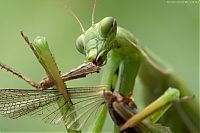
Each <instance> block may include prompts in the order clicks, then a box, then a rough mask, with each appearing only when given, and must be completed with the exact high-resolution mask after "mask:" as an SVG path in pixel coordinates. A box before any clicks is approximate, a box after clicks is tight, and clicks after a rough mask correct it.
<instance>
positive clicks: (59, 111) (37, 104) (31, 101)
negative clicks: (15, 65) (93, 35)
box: [0, 32, 99, 130]
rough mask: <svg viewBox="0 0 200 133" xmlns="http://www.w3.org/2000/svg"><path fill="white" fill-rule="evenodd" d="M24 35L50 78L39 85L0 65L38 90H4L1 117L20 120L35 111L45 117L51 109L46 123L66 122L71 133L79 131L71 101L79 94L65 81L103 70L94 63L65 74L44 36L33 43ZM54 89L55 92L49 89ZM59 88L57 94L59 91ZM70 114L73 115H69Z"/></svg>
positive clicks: (1, 92)
mask: <svg viewBox="0 0 200 133" xmlns="http://www.w3.org/2000/svg"><path fill="white" fill-rule="evenodd" d="M21 35H22V37H23V38H24V40H25V41H26V43H27V44H28V46H29V47H30V48H31V50H32V51H33V53H34V55H35V56H36V57H37V59H38V61H39V62H40V64H41V65H42V66H43V68H44V70H45V72H46V74H47V77H45V78H43V79H42V80H41V82H40V83H36V82H34V81H32V80H31V79H30V78H28V77H26V76H25V75H23V74H22V73H20V72H18V71H16V70H14V69H12V68H11V67H8V66H6V65H5V64H3V63H0V67H1V68H2V69H4V70H7V71H8V72H11V73H12V74H14V75H15V76H17V77H19V78H21V79H22V80H24V81H26V82H27V83H28V84H30V85H31V86H33V87H34V88H36V89H38V90H19V89H1V90H0V114H2V115H4V116H8V117H10V118H18V117H20V116H23V115H25V114H28V113H30V112H32V111H35V110H37V111H36V112H39V113H41V112H42V113H41V114H44V112H45V111H44V110H43V109H47V110H50V111H49V112H48V113H49V114H48V116H46V117H45V118H43V119H45V121H50V122H51V123H60V122H64V124H65V125H66V128H67V129H69V130H71V129H73V130H77V129H79V128H80V126H81V125H80V124H79V122H78V120H76V121H74V122H73V120H74V119H75V117H76V113H75V112H76V111H74V107H75V104H74V103H73V102H72V100H71V96H72V95H76V94H75V92H76V91H75V90H73V89H71V91H70V94H69V93H68V89H66V88H67V86H66V85H65V83H64V81H67V80H72V79H76V78H81V77H85V76H86V75H87V74H90V73H94V72H98V71H99V67H97V66H96V65H94V64H92V63H84V64H82V65H80V66H79V67H77V68H76V69H74V70H72V71H70V72H68V73H65V74H63V75H61V74H60V71H59V70H58V67H57V65H56V63H55V60H54V58H53V56H52V54H51V51H50V49H49V47H48V44H47V41H46V39H45V38H44V37H37V38H36V39H35V40H34V42H33V43H30V41H29V39H28V37H27V36H25V35H24V34H23V32H21ZM50 87H52V88H54V89H48V88H50ZM47 89H48V90H47ZM55 89H56V90H57V91H55ZM44 90H46V91H44ZM73 92H74V93H73ZM55 104H56V105H57V107H56V108H54V110H53V109H52V110H51V109H48V108H51V107H53V106H55ZM70 112H73V113H71V115H68V114H69V113H70ZM36 114H38V113H36ZM54 115H55V116H54ZM50 118H51V119H50ZM49 119H50V120H49ZM71 122H73V124H71Z"/></svg>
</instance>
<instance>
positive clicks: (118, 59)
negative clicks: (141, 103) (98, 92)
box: [76, 17, 199, 131]
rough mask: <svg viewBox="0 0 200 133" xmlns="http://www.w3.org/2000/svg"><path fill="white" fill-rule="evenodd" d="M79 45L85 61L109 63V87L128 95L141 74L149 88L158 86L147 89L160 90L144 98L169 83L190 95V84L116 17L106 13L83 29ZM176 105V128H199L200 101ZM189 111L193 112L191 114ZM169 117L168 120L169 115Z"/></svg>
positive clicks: (106, 78)
mask: <svg viewBox="0 0 200 133" xmlns="http://www.w3.org/2000/svg"><path fill="white" fill-rule="evenodd" d="M76 47H77V49H78V50H79V52H81V53H83V54H84V55H85V56H86V61H88V62H93V63H95V64H97V65H99V66H101V65H104V64H106V66H105V71H104V73H103V79H102V84H105V85H107V86H108V89H109V90H113V89H115V90H118V91H119V92H120V93H121V94H123V95H124V96H127V95H128V94H129V93H131V92H132V90H133V88H134V83H135V78H136V76H137V75H138V74H139V76H140V78H141V80H142V82H143V84H144V86H146V88H148V89H157V90H156V91H155V90H146V91H147V92H153V91H154V92H157V94H156V93H152V94H151V93H148V95H147V96H148V97H146V98H144V99H148V98H149V97H150V99H155V97H158V96H159V95H160V94H161V93H163V92H164V91H165V90H166V89H167V88H169V87H176V88H177V89H179V90H180V91H181V94H182V95H190V92H189V90H188V88H187V87H186V86H184V85H183V83H182V82H181V81H180V80H179V79H178V78H176V77H175V76H174V75H173V74H171V73H168V72H167V71H165V69H164V68H162V67H161V66H160V65H159V64H157V63H156V61H154V60H153V59H151V57H150V56H149V55H148V54H147V53H146V52H145V51H144V50H143V49H142V48H140V47H139V46H138V44H137V42H136V41H135V39H134V37H133V35H132V34H131V33H130V32H128V31H127V30H125V29H123V28H121V27H118V26H117V22H116V20H115V19H114V18H113V17H106V18H104V19H102V20H101V21H100V22H99V23H96V24H93V25H92V26H91V27H90V28H89V29H88V30H87V31H85V32H83V34H82V35H80V36H79V38H78V39H77V43H76ZM139 69H140V72H139ZM116 77H117V80H116ZM151 78H152V79H151ZM144 93H145V92H144ZM151 101H152V100H151ZM148 102H150V101H148ZM177 106H179V108H178V109H177V110H179V111H178V113H177V114H174V113H173V112H172V114H174V115H175V116H178V117H179V118H180V119H181V122H179V121H180V120H177V121H174V122H172V121H170V123H171V124H172V125H173V123H176V122H178V123H180V125H179V129H178V128H177V129H178V130H179V131H181V129H183V131H185V130H188V131H197V130H198V120H199V115H198V109H196V107H195V106H198V104H197V103H194V102H193V103H186V104H185V105H184V106H182V105H177ZM190 111H191V112H193V113H192V114H191V113H190ZM183 112H184V113H186V115H185V116H182V113H183ZM169 116H170V114H169ZM167 117H168V116H166V120H167V119H168V118H169V117H168V118H167ZM184 119H187V121H184ZM190 125H191V126H192V128H190V127H191V126H190Z"/></svg>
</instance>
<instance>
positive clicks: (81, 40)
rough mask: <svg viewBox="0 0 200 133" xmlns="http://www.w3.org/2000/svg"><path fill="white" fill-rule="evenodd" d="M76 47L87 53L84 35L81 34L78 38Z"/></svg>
mask: <svg viewBox="0 0 200 133" xmlns="http://www.w3.org/2000/svg"><path fill="white" fill-rule="evenodd" d="M76 49H77V50H78V51H79V52H80V53H82V54H84V55H85V48H84V35H80V36H79V37H78V39H77V40H76Z"/></svg>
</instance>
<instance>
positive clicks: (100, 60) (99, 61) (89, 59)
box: [77, 41, 145, 95]
mask: <svg viewBox="0 0 200 133" xmlns="http://www.w3.org/2000/svg"><path fill="white" fill-rule="evenodd" d="M77 42H78V41H77ZM78 47H79V46H78ZM140 50H141V49H139V50H138V51H139V52H140ZM136 51H137V50H136ZM93 52H94V53H95V50H94V51H93ZM93 52H91V54H93ZM91 54H90V53H88V55H89V56H90V57H92V56H94V55H95V54H94V55H91ZM101 54H105V53H101ZM93 58H95V60H96V57H92V58H89V57H87V61H91V62H94V63H96V64H97V65H100V66H101V64H102V63H104V62H103V61H104V59H102V58H101V56H99V57H98V60H97V61H93ZM109 64H110V63H109V61H108V62H107V64H105V66H106V65H107V66H108V65H109ZM113 65H114V64H113ZM116 67H117V65H116ZM136 67H139V66H136ZM142 67H145V66H142ZM134 70H135V71H136V72H137V68H136V69H134ZM144 70H145V69H144ZM107 72H108V71H107ZM107 72H106V74H105V75H104V76H103V77H106V76H107V75H109V74H108V73H107ZM109 72H111V71H109ZM141 76H142V71H141ZM127 82H128V81H127ZM131 83H134V82H131ZM102 84H106V85H108V86H110V85H111V82H109V83H106V79H104V81H103V82H102ZM130 86H133V85H131V84H130ZM118 87H119V86H118ZM119 88H121V87H119ZM122 88H123V87H122ZM124 88H125V87H124ZM112 89H115V90H117V86H115V85H112ZM129 90H131V89H127V90H126V91H124V90H121V92H122V94H123V93H124V94H125V95H127V94H128V93H129Z"/></svg>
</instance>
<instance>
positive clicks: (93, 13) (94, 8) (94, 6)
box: [92, 0, 97, 25]
mask: <svg viewBox="0 0 200 133" xmlns="http://www.w3.org/2000/svg"><path fill="white" fill-rule="evenodd" d="M96 5H97V0H95V1H94V5H93V10H92V25H93V24H94V16H95V12H96Z"/></svg>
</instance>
